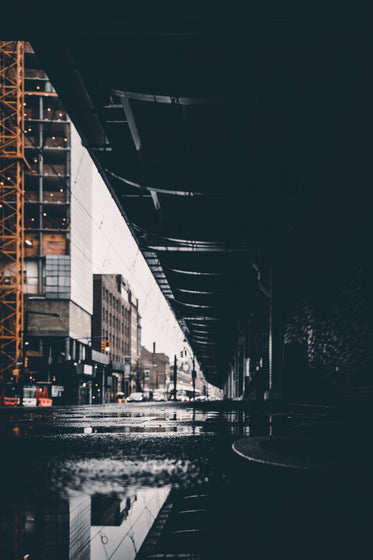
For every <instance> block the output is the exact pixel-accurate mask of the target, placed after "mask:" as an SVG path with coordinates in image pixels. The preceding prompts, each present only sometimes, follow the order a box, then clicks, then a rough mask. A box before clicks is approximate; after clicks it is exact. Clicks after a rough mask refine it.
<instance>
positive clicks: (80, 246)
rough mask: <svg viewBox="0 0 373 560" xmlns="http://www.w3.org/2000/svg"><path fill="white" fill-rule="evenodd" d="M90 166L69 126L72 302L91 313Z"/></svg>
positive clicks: (78, 138)
mask: <svg viewBox="0 0 373 560" xmlns="http://www.w3.org/2000/svg"><path fill="white" fill-rule="evenodd" d="M92 169H93V163H92V160H91V159H90V156H89V154H88V152H87V150H86V149H85V148H83V146H82V143H81V140H80V137H79V135H78V133H77V131H76V129H75V128H74V126H72V125H71V207H70V213H71V241H70V245H71V299H72V301H74V302H75V303H76V304H77V305H79V306H80V307H82V308H83V309H85V310H86V311H87V312H88V313H90V314H92V312H93V278H92V219H93V216H92Z"/></svg>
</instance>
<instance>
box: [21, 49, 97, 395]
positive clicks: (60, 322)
mask: <svg viewBox="0 0 373 560" xmlns="http://www.w3.org/2000/svg"><path fill="white" fill-rule="evenodd" d="M24 117H25V157H26V160H27V163H28V165H27V167H26V170H25V181H24V184H25V201H24V215H25V223H24V226H25V258H24V294H25V337H24V338H25V355H26V358H27V359H26V371H25V373H26V381H30V382H33V380H34V379H36V380H49V381H53V382H54V383H55V384H56V385H58V386H59V387H60V390H61V394H63V395H64V398H65V402H72V403H74V402H75V403H81V402H89V400H90V395H91V393H92V390H91V387H92V375H93V369H92V363H91V355H90V338H91V316H92V312H93V307H92V302H93V285H92V214H91V210H92V192H91V189H92V169H93V163H92V161H91V159H90V157H89V154H88V152H87V151H86V150H85V148H84V147H83V146H82V143H81V140H80V137H79V135H78V133H77V131H76V130H75V128H74V126H73V125H72V123H71V121H70V119H69V117H68V115H67V114H66V112H65V110H64V108H63V106H62V104H61V102H60V100H59V98H58V96H57V94H56V92H55V91H54V89H53V87H52V85H51V83H50V82H49V80H48V77H47V76H46V74H45V72H44V71H43V69H42V68H41V67H40V64H39V62H38V59H37V57H36V56H35V53H34V52H33V50H32V48H31V46H30V45H29V44H27V43H26V45H25V102H24ZM61 388H62V389H61Z"/></svg>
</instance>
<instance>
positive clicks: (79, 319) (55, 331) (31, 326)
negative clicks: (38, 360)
mask: <svg viewBox="0 0 373 560" xmlns="http://www.w3.org/2000/svg"><path fill="white" fill-rule="evenodd" d="M28 310H29V311H32V310H34V311H38V312H39V313H40V312H42V313H58V315H59V317H51V316H50V315H33V314H32V313H29V315H28V334H29V336H61V337H62V336H66V337H67V336H70V337H72V338H80V339H86V338H89V337H90V332H91V316H90V314H89V313H87V312H86V311H85V310H84V309H82V308H81V307H78V306H77V305H75V303H73V302H72V301H66V300H59V301H58V300H51V301H48V300H41V299H40V300H39V299H38V300H34V301H33V300H30V301H29V302H28Z"/></svg>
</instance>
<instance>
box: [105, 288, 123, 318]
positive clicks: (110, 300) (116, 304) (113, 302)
mask: <svg viewBox="0 0 373 560" xmlns="http://www.w3.org/2000/svg"><path fill="white" fill-rule="evenodd" d="M102 300H103V301H104V302H106V303H107V304H108V305H109V306H110V307H112V308H113V309H114V310H115V311H117V312H118V313H120V312H121V311H122V315H124V314H125V312H126V311H127V309H125V307H124V305H122V303H121V301H120V299H119V298H116V297H115V296H114V294H112V293H111V292H109V290H108V289H107V288H102Z"/></svg>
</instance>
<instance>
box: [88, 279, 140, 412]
mask: <svg viewBox="0 0 373 560" xmlns="http://www.w3.org/2000/svg"><path fill="white" fill-rule="evenodd" d="M106 341H108V342H109V343H110V350H109V351H108V358H109V361H110V369H111V371H110V375H108V376H107V378H106V383H107V386H106V397H107V398H106V401H108V400H113V399H114V397H115V394H116V392H118V391H123V392H124V393H125V395H126V396H127V395H128V394H129V393H130V392H131V391H132V390H135V387H136V375H137V368H138V361H139V347H140V341H141V325H140V315H139V309H138V300H137V298H135V297H134V295H133V294H132V292H131V289H130V287H129V285H128V283H127V282H126V280H125V279H124V278H123V276H121V275H120V274H94V275H93V317H92V348H93V349H94V350H96V351H101V350H102V348H103V345H104V343H105V342H106ZM125 362H127V363H130V364H131V368H130V372H129V369H127V368H126V367H125ZM97 385H98V387H100V384H97ZM96 399H98V395H96Z"/></svg>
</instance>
